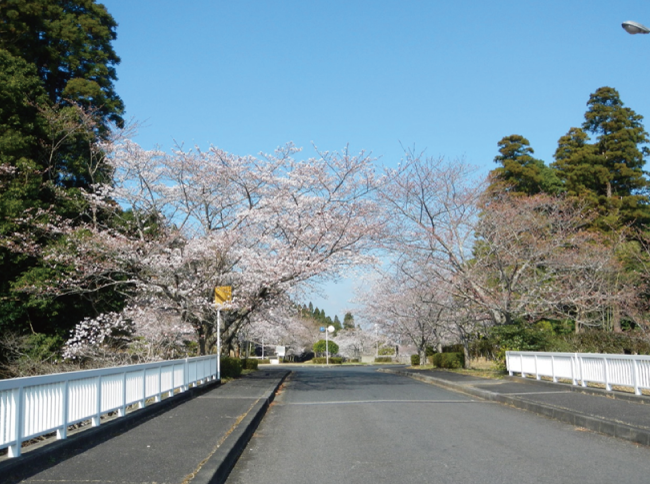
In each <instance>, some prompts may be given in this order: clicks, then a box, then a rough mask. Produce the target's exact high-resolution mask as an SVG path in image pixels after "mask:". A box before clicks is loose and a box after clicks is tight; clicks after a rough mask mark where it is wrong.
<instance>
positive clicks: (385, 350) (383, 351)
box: [377, 346, 395, 356]
mask: <svg viewBox="0 0 650 484" xmlns="http://www.w3.org/2000/svg"><path fill="white" fill-rule="evenodd" d="M377 353H378V354H379V355H381V356H395V347H394V346H382V347H381V348H379V351H378V352H377Z"/></svg>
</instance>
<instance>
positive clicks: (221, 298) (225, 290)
mask: <svg viewBox="0 0 650 484" xmlns="http://www.w3.org/2000/svg"><path fill="white" fill-rule="evenodd" d="M230 301H232V287H231V286H219V287H215V288H214V305H215V306H216V307H217V372H218V373H219V380H221V306H223V305H224V304H225V303H227V302H230Z"/></svg>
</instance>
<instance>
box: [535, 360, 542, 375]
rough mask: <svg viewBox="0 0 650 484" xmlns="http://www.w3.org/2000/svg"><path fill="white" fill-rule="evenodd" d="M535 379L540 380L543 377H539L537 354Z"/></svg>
mask: <svg viewBox="0 0 650 484" xmlns="http://www.w3.org/2000/svg"><path fill="white" fill-rule="evenodd" d="M535 379H536V380H539V379H541V377H540V376H539V367H538V366H537V354H536V355H535Z"/></svg>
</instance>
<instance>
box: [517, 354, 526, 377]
mask: <svg viewBox="0 0 650 484" xmlns="http://www.w3.org/2000/svg"><path fill="white" fill-rule="evenodd" d="M519 364H520V365H521V366H520V367H519V369H520V370H521V376H522V378H526V374H525V373H524V355H523V354H522V353H519Z"/></svg>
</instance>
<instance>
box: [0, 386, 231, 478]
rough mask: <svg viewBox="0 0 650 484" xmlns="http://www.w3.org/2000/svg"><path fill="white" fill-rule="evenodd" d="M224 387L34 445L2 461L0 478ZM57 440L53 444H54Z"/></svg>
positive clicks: (172, 399)
mask: <svg viewBox="0 0 650 484" xmlns="http://www.w3.org/2000/svg"><path fill="white" fill-rule="evenodd" d="M220 384H221V381H220V380H213V381H209V382H207V383H204V384H203V385H201V386H197V387H192V388H189V389H188V390H186V391H184V392H183V393H178V394H176V395H174V396H173V397H170V398H165V399H164V400H162V401H160V402H157V403H155V404H152V405H149V406H147V407H144V408H141V409H138V410H136V411H133V412H130V413H128V414H127V415H125V416H124V417H119V418H113V419H112V420H109V421H107V422H104V423H102V424H101V425H100V426H98V427H90V428H88V427H86V428H82V429H79V430H77V431H74V433H73V432H71V433H70V434H69V435H68V438H67V439H62V440H54V439H55V437H52V438H51V439H47V440H45V441H44V442H42V443H38V444H34V446H33V449H31V450H29V448H27V449H28V450H26V451H24V452H23V453H22V454H21V456H20V457H17V458H14V459H7V458H3V460H1V461H0V474H2V475H4V476H9V475H14V474H17V475H22V474H24V473H25V472H27V471H29V472H33V470H34V468H38V467H42V466H43V462H55V461H59V460H61V459H63V458H66V457H67V456H68V455H70V454H72V455H74V454H75V453H78V452H80V451H82V450H84V449H86V448H88V447H92V446H95V445H97V444H100V443H101V442H104V441H105V440H108V439H110V438H111V437H112V436H114V435H116V434H119V433H122V432H124V431H126V430H129V429H132V428H134V427H137V426H138V425H140V424H143V423H145V422H146V421H147V420H150V419H151V418H154V417H156V416H157V415H159V414H161V413H164V412H167V411H168V410H170V409H172V408H174V407H176V406H178V405H180V404H182V403H185V402H187V401H189V400H191V399H193V398H195V397H197V396H199V395H202V394H203V393H205V392H207V391H209V390H212V389H213V388H214V387H215V386H218V385H220ZM52 440H54V441H52Z"/></svg>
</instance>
